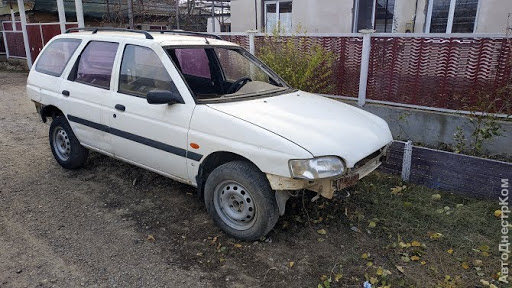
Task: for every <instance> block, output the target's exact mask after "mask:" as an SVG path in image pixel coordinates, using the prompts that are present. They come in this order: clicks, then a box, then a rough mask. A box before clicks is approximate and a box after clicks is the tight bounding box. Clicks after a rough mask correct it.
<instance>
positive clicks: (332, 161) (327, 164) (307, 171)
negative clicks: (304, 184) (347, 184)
mask: <svg viewBox="0 0 512 288" xmlns="http://www.w3.org/2000/svg"><path fill="white" fill-rule="evenodd" d="M288 164H289V166H290V172H291V174H292V177H293V178H302V179H319V178H329V177H335V176H339V175H341V174H343V171H345V164H344V163H343V161H342V160H341V159H340V158H338V157H334V156H325V157H318V158H313V159H306V160H290V162H289V163H288Z"/></svg>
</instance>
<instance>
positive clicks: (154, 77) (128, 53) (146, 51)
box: [119, 45, 178, 98]
mask: <svg viewBox="0 0 512 288" xmlns="http://www.w3.org/2000/svg"><path fill="white" fill-rule="evenodd" d="M119 74H120V75H119V92H120V93H124V94H129V95H133V96H137V97H143V98H145V97H146V94H147V93H148V92H149V91H152V90H165V91H171V92H174V93H178V90H177V89H176V86H175V85H174V83H173V82H172V79H171V76H169V73H167V70H166V69H165V67H164V64H162V61H160V59H159V58H158V55H156V53H155V51H153V50H151V49H150V48H147V47H142V46H135V45H126V48H125V49H124V54H123V60H122V62H121V73H119Z"/></svg>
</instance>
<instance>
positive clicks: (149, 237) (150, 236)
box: [146, 234, 155, 241]
mask: <svg viewBox="0 0 512 288" xmlns="http://www.w3.org/2000/svg"><path fill="white" fill-rule="evenodd" d="M146 239H147V240H148V241H155V237H154V236H153V235H151V234H149V235H148V237H146Z"/></svg>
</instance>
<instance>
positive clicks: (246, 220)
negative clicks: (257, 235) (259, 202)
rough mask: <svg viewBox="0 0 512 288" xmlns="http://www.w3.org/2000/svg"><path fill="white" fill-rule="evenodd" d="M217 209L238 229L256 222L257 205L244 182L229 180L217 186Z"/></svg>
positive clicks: (214, 200) (232, 226)
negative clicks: (243, 184)
mask: <svg viewBox="0 0 512 288" xmlns="http://www.w3.org/2000/svg"><path fill="white" fill-rule="evenodd" d="M213 197H214V198H213V204H214V206H215V211H216V212H217V215H219V217H220V218H221V220H222V221H223V222H224V223H226V224H227V225H228V226H229V227H231V228H233V229H236V230H240V231H242V230H247V229H250V228H251V227H252V226H253V225H254V223H255V222H256V218H257V217H256V216H257V214H256V207H255V204H254V198H253V197H252V195H251V192H249V190H247V189H246V188H245V187H244V186H242V184H240V183H238V182H236V181H233V180H228V181H224V182H222V183H220V184H219V185H217V187H215V191H214V193H213Z"/></svg>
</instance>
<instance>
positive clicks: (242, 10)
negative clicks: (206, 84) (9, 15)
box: [231, 0, 512, 33]
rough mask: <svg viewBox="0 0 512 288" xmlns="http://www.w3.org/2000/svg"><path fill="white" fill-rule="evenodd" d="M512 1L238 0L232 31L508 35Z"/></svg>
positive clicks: (235, 0)
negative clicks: (363, 31)
mask: <svg viewBox="0 0 512 288" xmlns="http://www.w3.org/2000/svg"><path fill="white" fill-rule="evenodd" d="M511 14H512V0H232V1H231V31H233V32H245V31H247V30H255V29H256V30H259V31H267V32H271V31H272V30H273V29H274V28H275V27H276V26H277V23H280V24H281V29H284V30H285V31H287V32H293V31H295V30H296V29H297V28H298V27H302V28H304V29H305V30H306V31H307V32H310V33H350V32H357V31H359V30H361V29H375V30H377V32H398V33H404V32H411V33H507V31H508V32H511V31H509V30H510V29H511V27H512V16H511Z"/></svg>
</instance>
